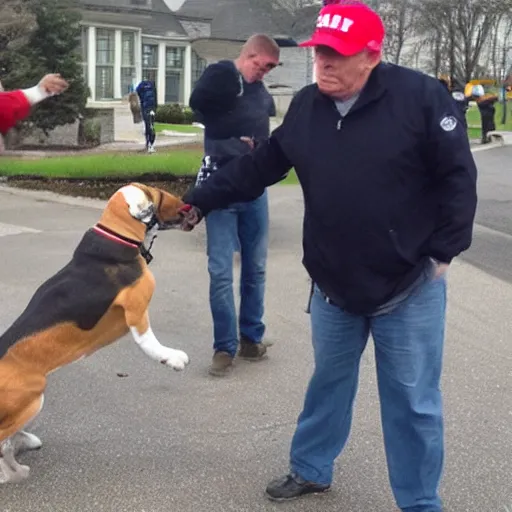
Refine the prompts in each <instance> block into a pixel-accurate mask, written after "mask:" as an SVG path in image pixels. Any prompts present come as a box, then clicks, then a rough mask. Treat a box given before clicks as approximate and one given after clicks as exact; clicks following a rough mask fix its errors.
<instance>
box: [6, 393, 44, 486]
mask: <svg viewBox="0 0 512 512" xmlns="http://www.w3.org/2000/svg"><path fill="white" fill-rule="evenodd" d="M42 405H43V395H41V396H40V397H39V398H37V399H36V400H34V401H33V402H32V403H31V404H30V405H29V406H28V407H25V408H24V409H22V410H21V411H19V413H18V414H16V415H12V416H8V417H7V418H5V419H4V421H2V422H0V439H3V441H2V442H1V443H0V484H5V483H9V482H10V483H17V482H20V481H22V480H24V479H26V478H28V475H29V471H30V468H29V467H28V466H24V465H22V464H19V463H18V462H17V461H16V457H15V456H16V453H17V452H18V451H19V450H23V449H36V448H39V447H40V446H41V441H40V440H39V439H38V438H37V437H36V436H34V435H33V434H28V433H27V432H24V431H21V430H20V429H21V428H22V427H24V426H25V425H26V424H28V423H29V422H30V421H32V420H33V419H34V418H35V417H36V416H37V415H38V414H39V412H40V411H41V408H42Z"/></svg>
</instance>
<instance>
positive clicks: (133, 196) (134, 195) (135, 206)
mask: <svg viewBox="0 0 512 512" xmlns="http://www.w3.org/2000/svg"><path fill="white" fill-rule="evenodd" d="M119 192H121V194H123V196H124V198H125V201H126V204H127V205H128V210H129V212H130V215H131V216H132V217H133V218H135V219H137V220H140V221H143V222H147V221H149V220H150V218H151V217H152V216H153V214H154V212H155V206H154V203H153V200H152V199H153V198H152V196H151V193H150V192H149V188H148V187H146V186H145V185H142V184H140V183H131V184H130V185H126V186H125V187H122V188H121V189H120V190H119Z"/></svg>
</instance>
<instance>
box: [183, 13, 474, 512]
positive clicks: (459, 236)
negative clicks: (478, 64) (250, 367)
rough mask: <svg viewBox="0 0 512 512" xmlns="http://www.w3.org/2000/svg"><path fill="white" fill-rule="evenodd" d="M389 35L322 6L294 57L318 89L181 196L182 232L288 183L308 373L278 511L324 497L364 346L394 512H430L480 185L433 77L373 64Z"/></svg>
mask: <svg viewBox="0 0 512 512" xmlns="http://www.w3.org/2000/svg"><path fill="white" fill-rule="evenodd" d="M384 33H385V32H384V27H383V24H382V21H381V19H380V17H379V16H378V15H377V13H375V12H374V11H373V10H371V9H370V8H368V7H366V6H364V5H347V4H340V5H328V6H326V7H324V8H323V9H322V11H321V12H320V16H319V17H318V21H317V27H316V30H315V33H314V35H313V37H312V39H311V40H310V41H308V42H306V43H304V44H303V46H312V47H314V48H315V53H316V58H315V63H316V76H317V83H316V84H313V85H310V86H307V87H305V88H304V89H303V90H301V91H300V92H299V93H298V94H297V95H296V97H295V98H294V100H293V102H292V104H291V105H290V108H289V110H288V112H287V115H286V117H285V119H284V121H283V124H282V125H281V126H280V127H279V128H277V129H276V130H275V131H274V132H273V134H272V136H271V137H270V139H269V142H268V143H267V144H264V145H262V146H260V147H258V148H257V149H256V150H255V151H254V152H253V153H252V154H249V155H245V156H243V157H241V158H238V159H236V160H234V161H232V162H230V163H228V164H227V165H226V166H225V167H224V168H222V169H221V170H220V172H218V173H216V174H215V175H213V176H212V178H211V179H210V180H209V181H208V182H207V183H206V184H205V186H204V187H202V188H199V189H196V190H194V191H192V192H191V193H190V194H189V195H188V196H187V197H185V201H186V202H187V203H188V205H186V207H185V208H184V212H185V215H186V220H185V222H184V226H183V227H184V229H186V230H187V229H191V228H192V227H193V226H194V225H195V224H197V222H199V220H200V219H201V216H202V215H204V214H206V213H207V212H209V211H210V210H212V209H213V208H219V207H222V206H224V205H226V204H228V203H229V202H232V201H242V200H253V199H254V198H256V197H258V196H259V195H260V194H261V193H262V192H263V190H265V187H267V186H269V185H271V184H273V183H276V182H278V181H280V180H281V179H282V178H283V177H284V176H285V175H286V173H287V172H288V171H289V170H290V169H291V168H292V167H293V168H295V171H296V172H297V176H298V178H299V181H300V184H301V186H302V190H303V193H304V203H305V218H304V235H303V237H304V239H303V247H304V259H303V261H304V265H305V267H306V269H307V271H308V272H309V274H310V276H311V278H312V281H313V283H314V288H313V293H312V297H311V308H310V312H311V325H312V338H313V348H314V360H315V370H314V374H313V376H312V378H311V381H310V383H309V387H308V390H307V393H306V397H305V403H304V408H303V410H302V412H301V414H300V416H299V418H298V424H297V429H296V431H295V434H294V437H293V440H292V445H291V454H290V459H291V460H290V463H291V470H290V472H289V474H287V475H286V476H284V477H282V478H280V479H277V480H275V481H273V482H271V483H270V484H269V485H268V487H267V494H268V496H269V497H270V498H271V499H274V500H278V501H282V500H288V499H293V498H297V497H299V496H302V495H305V494H309V493H319V492H323V491H327V490H328V489H329V488H330V485H331V481H332V477H333V465H334V461H335V459H336V457H337V456H338V455H339V454H340V453H341V451H342V450H343V448H344V446H345V443H346V442H347V439H348V436H349V432H350V427H351V421H352V410H353V402H354V397H355V396H356V391H357V386H358V374H359V364H360V359H361V355H362V353H363V351H364V349H365V346H366V344H367V340H368V338H369V334H370V333H371V334H372V338H373V340H374V344H375V358H376V366H377V379H378V390H379V396H380V404H381V418H382V428H383V434H384V444H385V449H386V456H387V464H388V471H389V477H390V483H391V487H392V490H393V493H394V497H395V499H396V503H397V505H398V507H399V508H400V509H401V510H402V511H404V512H427V511H428V512H440V511H441V510H442V502H441V499H440V497H439V494H438V486H439V483H440V479H441V475H442V468H443V458H444V443H443V409H442V395H441V390H440V378H441V369H442V358H443V343H444V331H445V308H446V271H447V268H448V266H449V264H450V262H451V261H452V259H453V258H455V257H456V256H458V255H459V254H460V253H461V252H462V251H464V250H466V249H467V248H468V247H469V246H470V244H471V240H472V227H473V220H474V215H475V210H476V203H477V194H476V174H477V173H476V167H475V163H474V160H473V157H472V154H471V151H470V147H469V142H468V137H467V135H466V131H465V129H464V122H463V119H462V116H461V113H460V110H459V109H458V108H457V107H456V105H455V104H454V102H453V100H452V98H451V97H450V95H449V93H448V92H447V91H446V89H445V88H443V86H442V85H441V84H440V83H439V82H438V81H437V79H435V78H432V77H428V76H426V75H424V74H421V73H419V72H417V71H414V70H411V69H407V68H403V67H400V66H396V65H391V64H385V63H382V62H381V49H382V44H383V39H384Z"/></svg>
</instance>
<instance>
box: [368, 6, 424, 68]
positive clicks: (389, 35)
mask: <svg viewBox="0 0 512 512" xmlns="http://www.w3.org/2000/svg"><path fill="white" fill-rule="evenodd" d="M374 4H376V5H374V7H375V8H376V10H377V11H378V12H379V14H380V15H381V17H382V20H383V22H384V26H385V27H386V39H385V44H384V52H383V53H384V57H385V59H386V60H388V61H391V62H394V63H395V64H400V63H401V57H402V53H403V50H404V45H405V44H406V43H407V42H408V41H410V40H411V38H412V36H413V34H414V18H415V8H414V2H413V1H412V0H386V1H378V2H374Z"/></svg>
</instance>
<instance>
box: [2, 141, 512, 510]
mask: <svg viewBox="0 0 512 512" xmlns="http://www.w3.org/2000/svg"><path fill="white" fill-rule="evenodd" d="M496 151H502V150H496ZM481 154H483V153H481ZM496 154H497V153H496ZM498 158H500V157H499V155H498ZM501 158H508V154H506V153H502V156H501ZM482 162H483V163H481V169H480V170H481V174H482V175H485V172H486V169H484V168H482V165H485V159H483V160H482ZM270 197H271V217H272V229H271V239H270V258H269V265H268V293H267V306H266V307H267V313H266V320H267V323H268V329H269V330H268V335H269V337H270V338H272V340H274V341H275V345H274V347H272V348H271V349H270V358H269V359H268V360H267V361H265V362H262V363H258V364H250V363H244V362H239V363H238V364H237V366H236V369H235V371H234V373H233V374H232V376H231V377H229V378H227V379H224V380H218V379H214V378H211V377H209V376H208V375H207V373H206V370H207V366H208V363H209V361H210V358H211V320H210V312H209V307H208V300H207V294H208V277H207V271H206V258H205V255H204V231H203V228H204V226H200V228H198V229H196V230H195V231H194V232H192V233H181V232H165V233H162V234H161V235H160V236H159V238H158V239H157V241H156V244H155V250H154V256H155V260H154V262H153V263H152V270H153V272H154V274H155V276H156V279H157V289H156V293H155V296H154V300H153V303H152V307H151V314H152V324H153V330H154V331H155V333H156V334H157V336H158V337H159V339H160V341H161V342H162V343H165V344H169V345H171V346H173V347H176V348H181V349H184V350H186V351H187V352H188V354H189V355H190V357H191V364H190V366H189V367H188V369H187V370H186V371H185V372H184V373H181V374H180V373H174V372H173V371H172V370H168V369H166V368H163V367H161V366H159V365H157V364H155V363H153V362H152V361H149V360H148V359H147V358H146V357H145V356H144V355H143V354H142V353H141V352H140V351H139V349H138V348H137V347H136V346H135V344H134V343H133V342H132V340H131V339H130V338H129V337H126V338H125V339H123V340H122V341H120V342H119V343H118V344H116V345H114V346H111V347H109V348H107V349H104V350H102V351H100V352H98V353H96V354H95V355H93V356H92V357H90V358H88V359H86V360H82V361H80V362H78V363H76V364H74V365H71V366H68V367H65V368H63V369H61V370H59V371H58V372H57V373H55V374H53V375H51V376H50V378H49V385H48V389H47V393H46V402H45V408H44V410H43V412H42V414H41V415H40V417H39V419H38V420H37V423H36V424H35V426H34V428H33V431H34V433H36V434H38V435H39V436H41V438H42V440H43V442H44V447H43V449H42V450H41V451H40V452H38V453H30V454H26V455H23V456H21V457H20V460H21V461H22V462H23V463H27V464H29V465H30V466H31V468H32V469H31V471H32V474H31V477H30V479H29V480H28V481H26V482H25V483H23V484H20V485H8V486H2V487H0V512H100V511H107V512H170V511H176V512H178V511H179V512H227V511H233V512H245V511H247V512H249V511H261V512H276V511H285V512H287V511H292V510H293V511H294V512H295V511H298V512H340V511H345V512H369V511H371V512H390V511H392V510H395V509H396V508H395V505H394V501H393V498H392V496H391V493H390V490H389V484H388V478H387V473H386V464H385V458H384V451H383V444H382V435H381V427H380V420H379V406H378V396H377V391H376V379H375V367H374V362H373V348H372V344H369V345H368V349H367V352H366V353H365V355H364V357H363V362H362V369H361V378H360V390H359V394H358V399H357V402H356V409H355V417H354V424H353V430H352V435H351V438H350V440H349V444H348V446H347V448H346V450H345V452H344V454H343V455H342V456H341V457H340V458H339V460H338V462H337V466H336V472H335V481H334V487H333V492H331V493H329V494H328V495H326V496H322V497H311V498H306V499H304V500H299V501H295V502H292V503H290V504H282V505H276V504H273V503H271V502H269V501H267V499H266V498H265V496H264V488H265V486H266V484H267V482H268V480H269V479H271V478H273V477H275V476H279V475H281V474H282V473H283V472H285V471H286V470H287V458H288V449H289V444H290V439H291V435H292V433H293V430H294V426H295V421H296V418H297V415H298V413H299V412H300V409H301V405H302V400H303V396H304V391H305V387H306V385H307V382H308V379H309V376H310V374H311V371H312V353H311V348H310V334H309V317H308V315H307V314H305V313H304V307H305V305H306V300H307V294H308V280H307V276H306V273H305V271H304V270H303V268H302V266H301V263H300V259H301V256H302V252H301V221H302V195H301V192H300V189H299V188H298V187H294V186H276V187H273V188H272V189H271V190H270ZM50 198H51V196H50V195H47V196H45V195H43V196H41V195H34V194H32V193H29V192H26V193H17V194H12V193H11V192H9V191H6V189H2V191H0V222H1V223H2V224H0V240H1V247H2V265H1V266H0V283H1V285H2V288H1V289H2V292H3V293H2V295H1V297H0V321H1V323H2V325H3V326H4V328H6V327H7V326H8V325H9V324H10V323H11V322H12V321H13V320H14V319H15V317H16V316H17V315H18V314H19V313H20V312H21V310H22V309H23V308H24V307H25V305H26V303H27V301H28V300H29V298H30V297H31V295H32V293H33V292H34V290H35V288H36V287H37V286H38V285H39V284H40V283H41V282H42V281H43V280H45V279H46V278H48V277H49V276H50V275H51V274H52V273H54V272H55V271H57V270H58V269H59V268H60V267H61V266H62V265H64V264H65V263H66V262H67V261H68V260H69V258H70V256H71V253H72V251H73V250H74V248H75V246H76V244H77V242H78V241H79V240H80V238H81V236H82V234H83V232H84V230H85V229H87V228H88V227H89V226H91V225H92V224H93V223H94V222H96V220H97V219H98V215H99V213H100V212H99V210H98V208H99V207H101V206H102V204H103V203H101V202H91V201H79V200H67V199H66V200H64V202H62V201H61V202H53V201H50V200H48V199H50ZM508 200H509V201H510V197H509V199H508ZM67 202H69V203H71V204H66V203H67ZM476 236H477V241H476V243H480V241H481V239H480V238H479V237H480V233H479V232H478V231H477V234H476ZM481 243H482V244H484V246H483V247H484V249H483V250H488V245H485V241H482V242H481ZM475 258H476V259H477V261H476V264H478V261H480V260H481V259H482V253H481V252H480V253H479V254H478V255H477V254H475ZM508 262H509V263H508V264H509V265H510V253H509V257H508ZM511 304H512V285H511V284H510V283H509V282H507V281H506V280H502V279H501V278H500V277H499V276H496V275H491V274H489V273H486V272H485V271H483V270H480V269H478V268H476V267H475V266H473V265H471V264H468V263H466V262H465V261H463V260H462V259H461V260H458V261H456V262H454V263H453V265H452V268H451V270H450V279H449V311H448V334H447V341H446V359H445V369H444V381H443V385H444V392H445V409H446V442H447V458H446V470H445V479H444V482H443V487H442V494H443V498H444V500H445V504H446V511H447V512H506V510H507V509H506V507H508V510H509V511H512V479H511V474H512V385H511V384H512V370H511V369H512V343H511V335H510V333H511V331H512V315H511V313H510V311H511ZM119 375H122V376H119Z"/></svg>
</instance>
